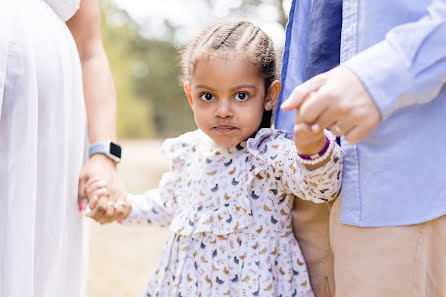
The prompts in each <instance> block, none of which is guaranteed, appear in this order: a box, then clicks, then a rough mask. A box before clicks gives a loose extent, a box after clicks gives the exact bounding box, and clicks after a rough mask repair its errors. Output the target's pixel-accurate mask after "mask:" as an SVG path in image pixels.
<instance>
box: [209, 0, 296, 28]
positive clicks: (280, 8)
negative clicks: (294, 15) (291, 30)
mask: <svg viewBox="0 0 446 297" xmlns="http://www.w3.org/2000/svg"><path fill="white" fill-rule="evenodd" d="M206 1H207V3H208V5H209V6H210V7H213V6H214V5H215V4H216V3H218V2H222V1H223V2H224V1H225V0H206ZM236 4H237V5H234V7H232V8H231V11H232V12H234V13H236V14H239V13H243V14H249V12H252V11H255V10H256V8H258V7H259V6H260V5H265V4H266V5H270V6H271V7H273V8H274V10H275V12H276V13H277V21H278V22H279V24H281V25H282V27H283V28H284V29H285V27H286V24H287V23H288V13H287V12H286V11H285V8H284V4H285V0H240V1H239V2H238V3H236Z"/></svg>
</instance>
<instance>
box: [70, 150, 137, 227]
mask: <svg viewBox="0 0 446 297" xmlns="http://www.w3.org/2000/svg"><path fill="white" fill-rule="evenodd" d="M78 203H79V210H80V211H83V210H85V209H86V208H87V206H88V208H89V209H90V210H91V211H90V212H88V213H86V214H85V215H86V216H88V217H90V218H92V219H94V220H95V221H97V222H99V223H101V224H105V223H110V222H113V221H116V220H117V221H119V220H122V219H125V218H126V217H127V216H128V214H129V213H130V209H131V206H130V204H129V203H128V201H127V190H126V188H125V185H124V183H123V182H122V180H121V178H120V177H119V175H118V172H117V169H116V164H115V162H114V161H112V160H111V159H109V158H108V157H107V156H105V155H102V154H95V155H93V156H91V158H90V159H89V160H88V161H87V162H86V163H85V165H84V167H83V168H82V170H81V173H80V176H79V186H78Z"/></svg>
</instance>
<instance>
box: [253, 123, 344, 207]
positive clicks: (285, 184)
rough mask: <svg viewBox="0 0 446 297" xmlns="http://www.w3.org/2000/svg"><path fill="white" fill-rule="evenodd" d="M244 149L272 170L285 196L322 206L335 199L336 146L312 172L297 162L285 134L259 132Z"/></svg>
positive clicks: (338, 188) (339, 170)
mask: <svg viewBox="0 0 446 297" xmlns="http://www.w3.org/2000/svg"><path fill="white" fill-rule="evenodd" d="M248 148H249V150H250V151H251V152H252V153H253V154H254V155H256V156H257V157H258V158H260V159H262V160H264V161H265V162H266V163H267V164H268V166H271V167H272V170H273V172H274V175H275V178H276V180H277V181H278V184H279V185H281V186H282V188H283V191H284V192H285V193H292V194H294V195H295V196H297V197H299V198H301V199H304V200H311V201H313V202H315V203H323V202H326V201H330V200H333V199H335V198H336V197H337V196H338V195H339V193H340V191H341V185H342V169H343V162H342V150H341V148H340V147H339V145H337V144H336V145H335V147H334V150H333V153H332V154H331V157H330V160H329V162H327V163H326V164H325V165H324V166H323V167H320V168H318V169H316V170H313V171H312V170H309V169H307V168H306V167H305V166H304V165H303V164H301V163H300V162H299V161H298V159H297V150H296V146H295V145H294V142H293V140H292V137H291V135H290V134H288V133H287V132H284V131H278V130H272V129H262V130H260V131H259V132H258V133H257V135H256V137H255V138H254V139H252V140H251V141H250V142H249V143H248Z"/></svg>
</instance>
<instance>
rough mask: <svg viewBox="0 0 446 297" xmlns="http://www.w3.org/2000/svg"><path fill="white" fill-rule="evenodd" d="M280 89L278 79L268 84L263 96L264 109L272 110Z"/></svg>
mask: <svg viewBox="0 0 446 297" xmlns="http://www.w3.org/2000/svg"><path fill="white" fill-rule="evenodd" d="M281 90H282V84H281V83H280V81H278V80H275V81H273V82H272V84H271V85H270V86H269V88H268V90H267V92H266V96H265V104H264V108H265V110H272V109H273V108H274V106H276V103H277V98H279V94H280V91H281Z"/></svg>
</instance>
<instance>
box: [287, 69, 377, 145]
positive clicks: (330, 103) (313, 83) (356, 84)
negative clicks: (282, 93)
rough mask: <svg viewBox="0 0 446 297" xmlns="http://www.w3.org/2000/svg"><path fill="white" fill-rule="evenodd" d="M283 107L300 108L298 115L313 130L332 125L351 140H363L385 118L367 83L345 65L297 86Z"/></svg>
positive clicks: (335, 130) (337, 133)
mask: <svg viewBox="0 0 446 297" xmlns="http://www.w3.org/2000/svg"><path fill="white" fill-rule="evenodd" d="M281 108H282V109H283V110H292V109H297V111H296V113H297V114H298V117H300V118H301V119H302V122H304V123H306V124H307V125H308V126H309V127H310V126H311V128H312V129H313V130H319V129H322V128H329V129H330V130H331V131H332V132H333V133H334V134H335V135H336V136H341V135H345V139H346V140H347V141H348V142H350V143H356V142H359V141H361V140H362V139H363V138H364V137H366V136H367V135H368V134H369V133H370V131H371V130H372V129H373V128H375V127H376V125H377V124H378V123H379V121H380V120H381V113H380V111H379V109H378V107H377V106H376V104H375V102H374V101H373V99H372V97H371V96H370V95H369V93H368V92H367V90H366V88H365V87H364V85H363V84H362V83H361V81H360V80H359V79H358V78H357V76H356V75H355V74H354V73H353V72H351V71H350V70H349V69H347V68H346V67H343V66H339V67H336V68H334V69H332V70H330V71H328V72H325V73H323V74H320V75H317V76H315V77H313V78H311V79H309V80H308V81H306V82H305V83H303V84H301V85H300V86H298V87H296V88H295V89H294V90H293V92H292V93H291V95H290V97H289V98H288V99H287V100H286V101H285V102H284V103H283V104H282V105H281Z"/></svg>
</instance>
